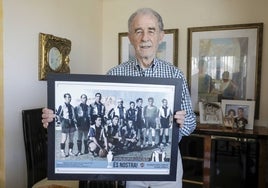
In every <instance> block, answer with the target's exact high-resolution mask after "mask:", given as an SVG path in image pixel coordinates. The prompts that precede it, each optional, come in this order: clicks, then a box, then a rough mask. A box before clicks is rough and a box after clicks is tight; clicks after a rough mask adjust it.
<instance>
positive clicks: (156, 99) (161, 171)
mask: <svg viewBox="0 0 268 188" xmlns="http://www.w3.org/2000/svg"><path fill="white" fill-rule="evenodd" d="M181 94H182V80H178V79H162V78H141V77H129V76H127V77H125V76H107V75H106V76H103V75H81V74H49V75H48V107H49V108H50V109H54V110H55V114H56V116H57V118H56V119H55V121H54V122H52V123H51V124H52V125H50V126H49V127H48V152H49V155H48V161H49V162H48V164H49V165H48V178H49V179H70V180H72V179H77V180H156V181H159V180H165V181H168V180H172V181H173V180H175V179H176V168H174V166H176V165H177V152H178V134H179V129H178V126H177V125H176V123H175V122H173V114H174V112H175V111H177V110H179V108H180V106H181V105H180V101H181ZM164 108H166V109H167V110H165V109H164ZM162 133H163V134H164V135H163V134H162ZM167 138H168V139H167Z"/></svg>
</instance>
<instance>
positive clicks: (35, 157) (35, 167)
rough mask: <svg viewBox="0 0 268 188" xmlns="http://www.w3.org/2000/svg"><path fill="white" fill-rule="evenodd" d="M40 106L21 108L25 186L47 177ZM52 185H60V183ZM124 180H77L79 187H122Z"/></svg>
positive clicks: (45, 139) (44, 137)
mask: <svg viewBox="0 0 268 188" xmlns="http://www.w3.org/2000/svg"><path fill="white" fill-rule="evenodd" d="M41 116H42V108H35V109H25V110H22V123H23V136H24V144H25V153H26V163H27V178H28V179H27V180H28V181H27V182H28V183H27V187H28V188H32V186H33V185H34V184H35V183H37V182H39V181H40V180H43V179H44V178H46V177H47V164H48V163H47V151H48V150H47V149H48V146H47V129H45V128H44V127H43V125H42V122H41ZM57 183H58V184H57V185H56V184H55V185H53V186H54V187H56V186H58V187H60V186H61V185H60V183H59V182H57ZM124 187H125V182H124V181H92V180H91V181H79V188H124Z"/></svg>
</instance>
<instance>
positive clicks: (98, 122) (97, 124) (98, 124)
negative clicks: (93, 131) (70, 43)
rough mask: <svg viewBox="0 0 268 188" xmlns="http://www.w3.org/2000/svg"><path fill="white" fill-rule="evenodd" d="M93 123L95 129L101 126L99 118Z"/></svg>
mask: <svg viewBox="0 0 268 188" xmlns="http://www.w3.org/2000/svg"><path fill="white" fill-rule="evenodd" d="M95 122H96V126H97V127H99V126H101V118H100V117H98V118H97V119H96V120H95Z"/></svg>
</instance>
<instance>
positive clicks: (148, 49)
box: [128, 14, 164, 63]
mask: <svg viewBox="0 0 268 188" xmlns="http://www.w3.org/2000/svg"><path fill="white" fill-rule="evenodd" d="M128 37H129V40H130V42H131V44H132V45H133V46H134V48H135V52H136V57H137V59H148V60H153V58H155V56H156V52H157V49H158V45H159V43H160V42H161V41H162V39H163V37H164V32H163V31H160V29H159V26H158V22H157V19H156V17H154V16H153V15H151V14H149V15H146V14H145V15H143V14H140V15H137V16H136V17H135V18H134V20H133V22H132V25H131V28H130V32H129V35H128ZM150 63H151V62H150Z"/></svg>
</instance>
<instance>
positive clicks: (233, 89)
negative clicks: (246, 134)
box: [187, 23, 263, 118]
mask: <svg viewBox="0 0 268 188" xmlns="http://www.w3.org/2000/svg"><path fill="white" fill-rule="evenodd" d="M262 35H263V23H250V24H238V25H221V26H208V27H192V28H188V55H187V56H188V57H187V69H188V73H187V78H188V82H189V85H190V92H191V97H192V102H193V107H194V109H195V111H196V112H197V113H198V112H199V111H198V103H199V102H200V101H206V102H221V100H222V99H225V100H254V101H256V110H255V118H258V116H259V103H260V81H261V57H262V40H263V37H262Z"/></svg>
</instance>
